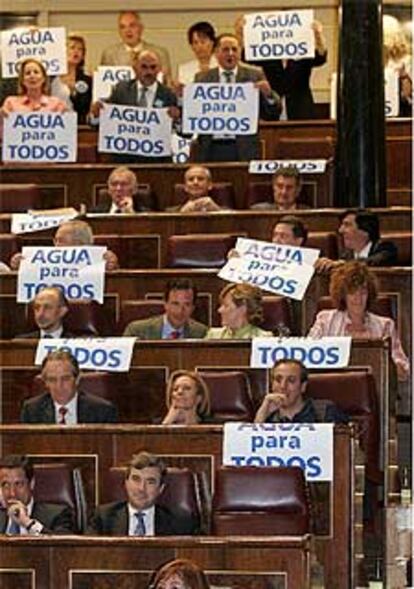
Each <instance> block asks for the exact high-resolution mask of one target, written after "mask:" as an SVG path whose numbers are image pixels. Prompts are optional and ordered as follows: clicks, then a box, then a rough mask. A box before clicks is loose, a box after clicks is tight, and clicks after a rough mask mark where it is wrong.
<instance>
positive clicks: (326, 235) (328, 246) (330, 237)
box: [306, 231, 338, 260]
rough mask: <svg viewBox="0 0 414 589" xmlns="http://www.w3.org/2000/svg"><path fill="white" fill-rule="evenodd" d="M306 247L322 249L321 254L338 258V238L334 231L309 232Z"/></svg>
mask: <svg viewBox="0 0 414 589" xmlns="http://www.w3.org/2000/svg"><path fill="white" fill-rule="evenodd" d="M306 247H314V248H316V249H320V250H321V254H320V255H321V256H323V257H325V258H330V259H331V260H336V259H337V258H338V239H337V235H336V233H334V232H332V231H312V232H311V233H309V234H308V239H307V241H306Z"/></svg>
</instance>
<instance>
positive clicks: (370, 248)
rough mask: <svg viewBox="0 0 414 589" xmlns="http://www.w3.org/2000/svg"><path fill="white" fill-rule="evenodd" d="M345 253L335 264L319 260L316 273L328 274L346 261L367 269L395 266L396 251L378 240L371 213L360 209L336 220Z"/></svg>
mask: <svg viewBox="0 0 414 589" xmlns="http://www.w3.org/2000/svg"><path fill="white" fill-rule="evenodd" d="M339 219H340V221H341V224H340V226H339V229H338V233H339V234H340V235H341V237H342V240H343V244H344V248H345V251H344V252H343V254H342V255H341V256H340V259H339V260H330V259H329V258H319V260H317V262H316V264H315V267H316V270H317V272H329V271H330V270H332V269H333V268H335V267H337V266H340V265H341V264H343V263H344V261H346V260H364V261H365V262H366V263H367V264H368V266H395V265H396V264H397V248H396V247H395V245H394V244H393V243H392V242H391V241H382V240H381V239H380V227H379V219H378V216H377V215H376V214H375V213H371V212H369V211H365V210H363V209H358V210H352V209H349V210H348V211H345V212H344V213H343V214H342V215H341V216H340V217H339Z"/></svg>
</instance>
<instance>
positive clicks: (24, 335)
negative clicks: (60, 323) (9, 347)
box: [14, 329, 81, 339]
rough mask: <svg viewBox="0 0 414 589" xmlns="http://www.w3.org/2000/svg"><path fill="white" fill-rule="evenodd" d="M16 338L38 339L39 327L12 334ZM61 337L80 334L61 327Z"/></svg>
mask: <svg viewBox="0 0 414 589" xmlns="http://www.w3.org/2000/svg"><path fill="white" fill-rule="evenodd" d="M14 337H15V338H16V339H39V338H40V329H36V331H29V332H28V333H22V334H19V335H15V336H14ZM60 337H61V338H63V339H66V338H69V337H81V336H79V335H78V336H77V335H75V334H74V333H71V332H70V331H67V330H66V329H63V332H62V335H61V336H60Z"/></svg>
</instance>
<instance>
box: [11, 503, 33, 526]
mask: <svg viewBox="0 0 414 589" xmlns="http://www.w3.org/2000/svg"><path fill="white" fill-rule="evenodd" d="M7 515H8V516H9V517H10V518H11V519H12V520H13V521H14V522H16V524H18V525H19V526H23V527H24V528H26V527H27V526H28V525H29V523H30V522H31V521H32V520H31V518H30V517H29V514H28V513H27V507H26V505H25V504H24V503H22V502H21V501H18V500H17V499H12V500H11V501H9V503H8V508H7Z"/></svg>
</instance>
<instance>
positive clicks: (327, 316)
mask: <svg viewBox="0 0 414 589" xmlns="http://www.w3.org/2000/svg"><path fill="white" fill-rule="evenodd" d="M341 314H343V311H339V310H338V309H322V311H319V312H318V314H317V315H316V321H330V320H331V319H333V318H334V317H337V316H339V315H341Z"/></svg>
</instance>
